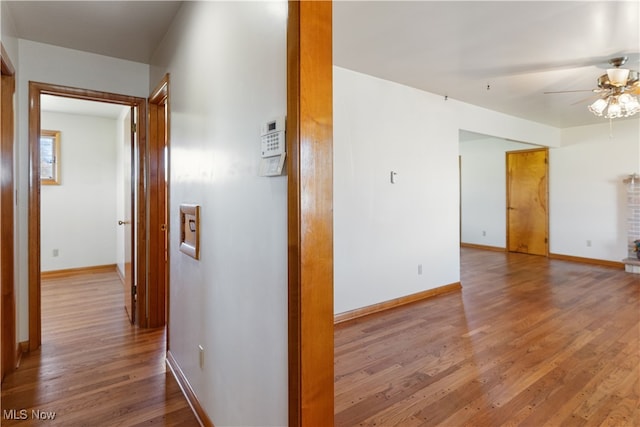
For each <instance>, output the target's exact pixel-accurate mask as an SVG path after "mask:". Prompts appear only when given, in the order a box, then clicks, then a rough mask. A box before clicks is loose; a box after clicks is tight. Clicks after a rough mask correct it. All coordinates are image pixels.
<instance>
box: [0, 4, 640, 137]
mask: <svg viewBox="0 0 640 427" xmlns="http://www.w3.org/2000/svg"><path fill="white" fill-rule="evenodd" d="M6 3H7V4H8V6H9V12H10V14H11V18H12V20H13V21H14V23H15V27H16V33H17V34H16V35H17V36H18V37H20V38H24V39H28V40H33V41H39V42H43V43H49V44H55V45H59V46H64V47H69V48H73V49H78V50H83V51H89V52H94V53H99V54H103V55H108V56H114V57H118V58H124V59H129V60H134V61H138V62H144V63H147V62H148V61H149V58H151V56H152V54H153V51H154V49H155V47H156V46H157V44H158V43H159V42H160V41H161V40H162V37H163V35H164V34H165V32H166V30H167V28H168V26H169V24H170V22H171V20H172V19H173V17H174V16H175V14H176V13H177V10H178V8H179V7H180V4H181V2H175V1H155V2H151V1H139V2H135V1H102V2H101V1H71V2H58V1H44V2H31V1H9V2H6ZM639 6H640V0H633V1H567V2H559V1H531V2H523V1H494V2H485V1H466V2H463V1H408V2H401V1H390V2H383V1H371V2H370V1H335V2H334V6H333V13H334V25H333V32H334V64H335V65H338V66H341V67H344V68H348V69H352V70H355V71H360V72H363V73H366V74H370V75H374V76H377V77H381V78H384V79H388V80H392V81H396V82H399V83H402V84H406V85H409V86H413V87H416V88H420V89H423V90H426V91H429V92H432V93H435V94H439V95H442V96H443V97H444V95H447V96H448V97H449V98H450V99H457V100H460V101H464V102H468V103H470V104H474V105H478V106H482V107H485V108H489V109H492V110H495V111H501V112H504V113H506V114H510V115H514V116H518V117H523V118H526V119H529V120H533V121H536V122H540V123H545V124H549V125H551V126H556V127H569V126H577V125H586V124H594V123H600V122H602V121H605V120H606V119H603V118H597V117H594V116H593V115H592V114H591V113H590V112H588V111H587V109H586V105H587V101H586V100H584V99H585V98H587V97H590V96H591V95H593V94H592V93H591V92H588V90H590V89H593V88H595V87H596V79H597V77H598V76H599V75H601V74H603V73H604V72H605V68H606V65H607V64H606V62H607V60H608V59H609V58H611V57H614V56H619V55H621V54H626V55H629V56H630V61H629V63H628V64H627V67H629V68H633V69H638V68H640V62H639V61H640V54H639V52H640V7H639ZM487 87H489V90H487ZM561 90H587V91H586V92H577V93H563V94H550V95H545V94H544V93H543V92H545V91H561ZM638 117H639V115H636V116H634V118H632V120H634V119H635V120H638Z"/></svg>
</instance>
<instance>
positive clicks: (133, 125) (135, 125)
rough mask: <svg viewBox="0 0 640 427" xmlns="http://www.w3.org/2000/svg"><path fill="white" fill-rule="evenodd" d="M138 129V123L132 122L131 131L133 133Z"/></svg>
mask: <svg viewBox="0 0 640 427" xmlns="http://www.w3.org/2000/svg"><path fill="white" fill-rule="evenodd" d="M137 131H138V124H137V123H133V124H132V125H131V132H133V133H135V132H137Z"/></svg>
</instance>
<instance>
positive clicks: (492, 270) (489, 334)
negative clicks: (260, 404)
mask: <svg viewBox="0 0 640 427" xmlns="http://www.w3.org/2000/svg"><path fill="white" fill-rule="evenodd" d="M461 253H462V257H461V263H462V277H461V282H462V287H463V288H462V292H455V293H451V294H447V295H442V296H439V297H436V298H433V299H429V300H426V301H422V302H419V303H415V304H412V305H410V306H406V307H403V308H399V309H395V310H392V311H388V312H386V313H381V314H376V315H372V316H369V317H366V318H362V319H360V320H356V321H352V322H349V323H346V324H343V325H339V326H336V330H335V345H336V347H335V392H336V399H335V420H336V426H343V427H344V426H356V425H361V426H403V427H410V426H516V425H522V426H583V425H586V426H618V427H621V426H640V409H639V402H640V400H639V399H640V344H639V340H640V302H639V301H640V276H638V275H634V274H629V273H625V272H624V271H621V270H618V269H614V268H607V267H598V266H592V265H586V264H577V263H571V262H567V261H558V260H549V259H547V258H544V257H536V256H531V255H521V254H506V253H498V252H490V251H482V250H477V249H466V248H465V249H462V252H461ZM427 274H428V272H427Z"/></svg>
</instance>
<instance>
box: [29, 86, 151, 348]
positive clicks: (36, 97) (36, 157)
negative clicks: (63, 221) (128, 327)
mask: <svg viewBox="0 0 640 427" xmlns="http://www.w3.org/2000/svg"><path fill="white" fill-rule="evenodd" d="M40 95H54V96H62V97H67V98H75V99H84V100H89V101H99V102H108V103H112V104H119V105H128V106H130V107H134V108H135V109H136V111H137V118H136V123H137V127H138V138H137V147H136V150H137V155H138V158H139V159H140V162H139V164H138V165H136V166H137V169H136V171H135V172H136V173H135V174H134V175H135V176H136V177H139V179H138V180H137V181H138V182H137V183H136V185H137V195H138V198H137V203H136V208H137V212H136V219H135V223H134V225H133V227H134V230H135V231H134V232H135V236H136V239H137V240H138V244H137V249H138V252H137V254H136V266H135V270H134V271H135V273H134V274H136V279H137V280H136V283H137V285H138V299H137V304H136V312H137V315H138V325H139V326H142V327H144V326H145V321H146V303H145V301H146V292H145V290H146V289H145V288H146V241H147V238H146V193H145V184H144V176H145V173H146V167H145V160H146V158H147V157H146V120H147V119H146V112H147V109H146V105H147V101H146V99H144V98H138V97H134V96H128V95H120V94H115V93H109V92H99V91H94V90H90V89H80V88H74V87H68V86H61V85H55V84H47V83H39V82H29V169H30V170H29V209H28V210H29V213H28V241H29V248H28V251H29V258H28V270H29V350H31V351H33V350H36V349H38V348H39V347H40V344H41V341H42V331H41V329H42V324H41V306H40V305H41V301H40V277H41V271H40V144H39V134H40Z"/></svg>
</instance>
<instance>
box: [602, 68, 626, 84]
mask: <svg viewBox="0 0 640 427" xmlns="http://www.w3.org/2000/svg"><path fill="white" fill-rule="evenodd" d="M607 77H609V84H610V85H611V86H615V87H622V86H626V84H627V79H628V78H629V69H628V68H609V69H608V70H607Z"/></svg>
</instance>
